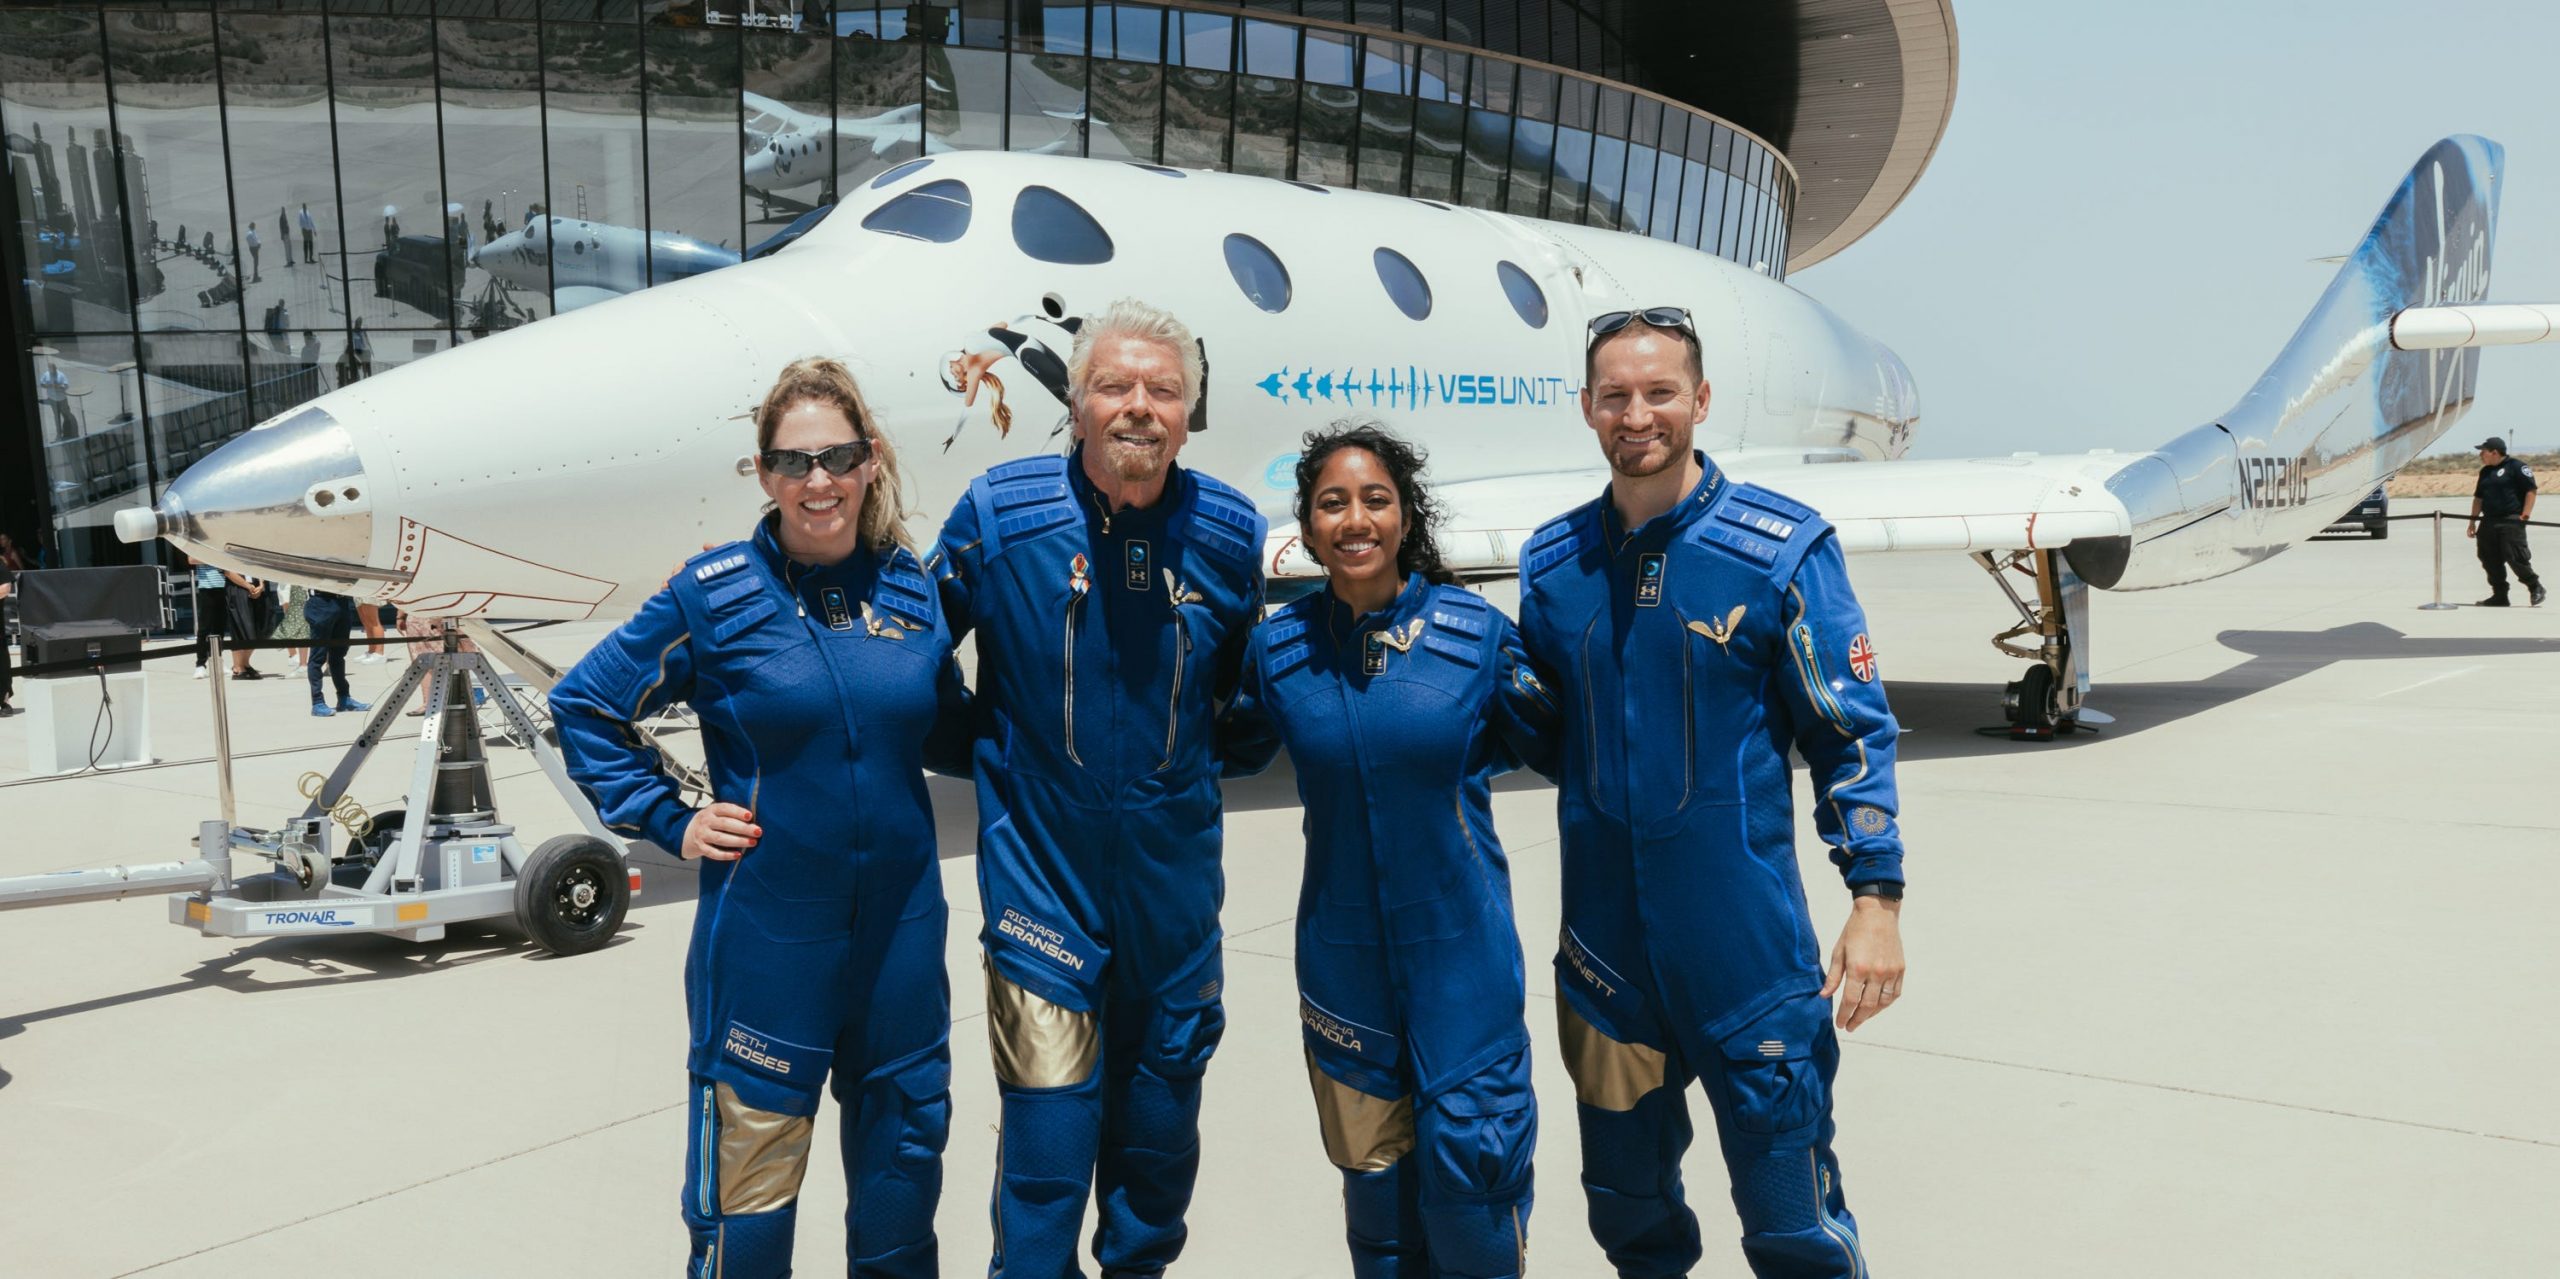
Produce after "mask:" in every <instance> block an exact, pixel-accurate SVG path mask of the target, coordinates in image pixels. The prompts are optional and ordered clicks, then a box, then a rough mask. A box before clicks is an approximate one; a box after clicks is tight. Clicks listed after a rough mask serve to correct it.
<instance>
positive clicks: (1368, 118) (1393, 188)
mask: <svg viewBox="0 0 2560 1279" xmlns="http://www.w3.org/2000/svg"><path fill="white" fill-rule="evenodd" d="M1412 140H1413V99H1411V98H1408V97H1406V96H1404V95H1403V94H1400V93H1381V92H1375V91H1370V92H1364V93H1362V94H1361V95H1360V155H1359V162H1360V174H1359V182H1360V189H1361V190H1363V191H1384V192H1387V193H1389V194H1402V193H1403V191H1404V189H1405V185H1404V182H1405V151H1406V149H1407V148H1408V146H1410V144H1411V143H1412Z"/></svg>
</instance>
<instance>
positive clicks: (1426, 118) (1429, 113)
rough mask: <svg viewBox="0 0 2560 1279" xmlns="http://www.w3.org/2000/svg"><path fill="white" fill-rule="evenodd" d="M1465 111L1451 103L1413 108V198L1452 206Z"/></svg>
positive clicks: (1464, 132) (1433, 103) (1456, 190)
mask: <svg viewBox="0 0 2560 1279" xmlns="http://www.w3.org/2000/svg"><path fill="white" fill-rule="evenodd" d="M1466 129H1467V109H1466V108H1465V107H1462V106H1459V105H1457V104H1456V103H1452V102H1420V103H1416V104H1415V105H1414V108H1413V185H1412V192H1413V194H1415V195H1417V196H1420V197H1422V198H1423V199H1426V200H1441V201H1445V202H1450V203H1455V202H1456V201H1457V198H1458V169H1459V166H1460V164H1461V163H1463V160H1462V158H1461V157H1462V156H1463V154H1464V148H1465V140H1464V138H1465V134H1466Z"/></svg>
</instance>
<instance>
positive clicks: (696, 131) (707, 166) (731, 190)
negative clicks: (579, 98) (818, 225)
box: [646, 26, 746, 284]
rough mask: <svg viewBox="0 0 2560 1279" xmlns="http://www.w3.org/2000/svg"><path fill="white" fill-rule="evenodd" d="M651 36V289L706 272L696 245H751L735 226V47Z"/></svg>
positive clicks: (679, 34)
mask: <svg viewBox="0 0 2560 1279" xmlns="http://www.w3.org/2000/svg"><path fill="white" fill-rule="evenodd" d="M646 30H647V32H648V76H647V80H646V84H647V88H648V96H647V99H646V101H647V102H648V108H649V130H648V133H649V167H648V170H647V174H648V180H649V230H650V233H651V237H650V241H649V282H650V283H652V284H663V283H665V282H667V281H669V280H675V279H681V278H683V277H684V276H687V275H692V274H695V273H696V272H698V271H700V270H701V269H702V262H703V261H704V259H705V258H706V256H708V255H705V254H702V253H700V252H699V251H698V248H699V246H701V245H717V246H718V247H720V248H722V249H726V250H729V251H730V252H731V253H732V254H735V253H737V252H738V251H740V250H741V248H742V247H743V246H744V244H745V241H746V237H745V232H744V230H743V228H741V226H740V225H739V221H738V191H739V186H740V183H741V182H742V181H743V179H742V177H741V175H740V162H741V161H742V159H743V158H744V157H743V156H742V155H741V154H740V150H739V141H738V140H739V132H738V123H739V121H738V110H739V98H738V46H737V44H736V42H735V41H734V40H733V39H731V38H730V37H729V36H728V35H727V34H726V33H723V32H719V31H711V30H703V29H687V28H682V27H657V26H652V27H649V28H647V29H646ZM671 236H674V237H683V239H684V240H692V241H696V242H698V243H697V244H686V243H684V242H683V241H682V240H677V239H671V238H669V237H671ZM730 260H731V261H735V260H736V259H735V257H734V256H733V257H732V258H731V259H730Z"/></svg>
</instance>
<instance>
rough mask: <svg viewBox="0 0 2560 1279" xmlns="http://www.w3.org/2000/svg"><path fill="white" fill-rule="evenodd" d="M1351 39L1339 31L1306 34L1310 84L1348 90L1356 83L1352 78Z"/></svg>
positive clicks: (1307, 68)
mask: <svg viewBox="0 0 2560 1279" xmlns="http://www.w3.org/2000/svg"><path fill="white" fill-rule="evenodd" d="M1351 73H1352V57H1351V37H1350V36H1348V35H1345V34H1343V33H1342V32H1339V31H1317V30H1309V31H1308V32H1307V33H1306V70H1305V72H1304V78H1305V79H1306V80H1307V82H1308V83H1310V84H1326V85H1333V86H1335V87H1337V88H1347V87H1349V86H1350V85H1352V84H1354V83H1356V81H1355V80H1354V79H1353V78H1352V74H1351Z"/></svg>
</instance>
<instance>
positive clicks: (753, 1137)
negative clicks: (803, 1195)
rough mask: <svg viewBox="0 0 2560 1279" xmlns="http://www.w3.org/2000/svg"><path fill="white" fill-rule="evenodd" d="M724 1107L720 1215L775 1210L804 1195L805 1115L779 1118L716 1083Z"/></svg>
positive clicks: (809, 1122)
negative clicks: (749, 1103)
mask: <svg viewBox="0 0 2560 1279" xmlns="http://www.w3.org/2000/svg"><path fill="white" fill-rule="evenodd" d="M711 1090H712V1094H713V1095H714V1096H715V1097H717V1098H718V1101H719V1107H720V1212H721V1214H722V1215H723V1216H726V1215H728V1214H731V1213H742V1214H743V1213H756V1212H772V1211H773V1210H775V1209H777V1208H787V1207H790V1206H791V1203H792V1201H793V1200H795V1199H798V1198H799V1197H800V1174H801V1173H803V1172H805V1171H807V1170H808V1167H809V1136H810V1133H811V1131H812V1128H813V1126H814V1121H813V1120H812V1119H811V1118H810V1117H809V1116H807V1115H777V1114H775V1113H773V1112H772V1111H770V1110H758V1109H756V1108H755V1107H753V1106H750V1105H748V1104H747V1103H745V1102H743V1101H740V1100H738V1094H736V1093H734V1092H731V1091H729V1085H727V1084H723V1083H714V1084H713V1085H711Z"/></svg>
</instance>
